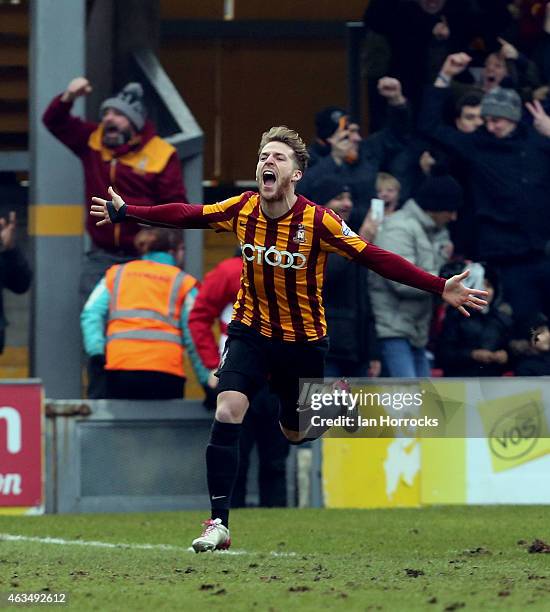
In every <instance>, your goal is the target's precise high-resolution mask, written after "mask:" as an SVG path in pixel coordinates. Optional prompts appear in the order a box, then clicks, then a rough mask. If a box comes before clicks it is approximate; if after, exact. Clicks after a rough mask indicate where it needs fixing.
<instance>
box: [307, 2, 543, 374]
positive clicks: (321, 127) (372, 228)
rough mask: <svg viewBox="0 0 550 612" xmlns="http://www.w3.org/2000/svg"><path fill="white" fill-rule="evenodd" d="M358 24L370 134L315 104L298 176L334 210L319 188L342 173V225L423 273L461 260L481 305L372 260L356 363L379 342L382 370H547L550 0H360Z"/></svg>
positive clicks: (449, 268)
mask: <svg viewBox="0 0 550 612" xmlns="http://www.w3.org/2000/svg"><path fill="white" fill-rule="evenodd" d="M365 26H366V31H367V34H366V39H365V54H364V67H365V74H366V77H367V82H368V85H369V109H370V116H369V123H370V128H371V130H370V135H369V136H368V137H366V138H361V135H360V134H361V130H360V126H359V125H358V124H357V123H356V120H355V118H354V117H350V116H349V114H348V112H347V111H346V109H343V108H339V107H334V106H332V107H328V108H326V109H323V110H321V111H320V112H319V113H318V115H317V117H316V123H315V125H316V131H317V134H316V136H317V138H316V141H315V142H314V143H312V145H311V147H310V150H311V154H312V159H311V168H310V169H309V170H308V171H307V172H306V175H305V177H304V180H303V181H302V183H301V185H300V186H299V187H298V189H299V190H301V192H302V193H303V194H304V195H306V196H308V197H310V198H311V199H312V200H314V201H316V202H317V203H320V204H324V205H326V206H329V207H331V208H333V209H335V210H337V211H338V209H337V208H335V206H334V204H333V203H332V202H333V200H332V201H331V200H330V198H329V197H328V195H330V194H326V195H325V197H323V196H322V195H321V192H322V191H323V189H326V187H325V186H324V185H327V184H328V183H329V182H330V181H332V183H333V184H334V183H335V181H340V185H341V191H342V193H341V194H339V196H338V197H339V199H340V200H341V201H342V200H343V201H346V202H347V209H350V210H352V211H353V212H352V213H351V214H350V213H349V212H347V213H346V214H347V216H348V218H349V225H350V226H351V228H352V230H354V231H356V232H357V233H359V234H360V235H362V236H363V237H364V238H366V239H367V240H369V241H373V242H374V243H376V244H378V245H380V246H382V247H384V248H387V249H389V250H392V251H394V252H397V253H399V254H401V255H403V256H404V257H406V258H407V259H409V260H411V261H413V262H414V263H415V264H417V265H419V266H420V267H422V268H424V269H426V270H428V271H430V272H433V273H439V274H441V275H443V276H451V275H452V274H454V273H457V272H460V271H462V270H463V269H464V268H466V267H469V268H470V269H471V275H470V280H469V282H470V283H471V286H472V287H477V288H485V289H487V290H488V291H489V293H490V300H489V301H490V304H489V305H488V306H487V307H486V309H485V310H484V311H483V312H482V313H472V316H471V317H470V318H469V319H463V320H461V318H460V317H456V316H455V313H453V312H446V311H445V309H443V308H442V307H441V305H439V304H433V305H432V304H431V301H432V298H431V297H430V296H426V294H422V293H421V292H416V291H414V290H411V289H410V288H408V287H404V286H401V285H397V284H395V283H391V282H388V281H387V280H385V279H383V278H381V277H379V276H378V275H376V274H373V273H371V274H370V275H369V279H368V295H369V296H370V304H369V308H368V309H367V312H369V313H370V312H372V315H373V320H374V329H375V333H376V343H373V341H372V336H371V337H370V338H369V339H368V342H367V341H366V340H365V341H364V343H363V346H369V347H371V348H370V350H369V353H368V355H366V357H365V358H364V362H363V364H362V366H363V369H362V371H367V370H366V368H367V366H368V364H369V363H370V362H371V361H375V360H377V359H379V358H380V357H381V361H382V372H381V373H382V375H383V376H384V375H385V376H399V377H403V376H405V377H406V376H426V375H429V374H430V373H440V374H443V375H446V376H499V375H503V374H513V373H522V374H526V373H534V372H537V373H538V374H542V373H544V374H550V369H545V368H547V365H546V364H547V360H546V353H547V350H548V349H547V348H546V346H545V342H544V338H545V336H544V333H545V330H546V329H547V327H546V317H547V316H548V315H549V314H550V291H549V287H550V224H548V222H547V215H546V208H547V206H548V204H547V201H548V193H550V179H549V178H548V177H550V172H549V170H550V117H549V116H548V115H547V112H546V111H547V109H549V108H550V97H549V90H550V72H549V67H550V3H548V2H535V1H533V0H523V1H522V0H516V1H515V2H511V3H506V2H497V1H483V0H412V1H411V0H372V1H371V2H370V3H369V6H368V9H367V10H366V12H365ZM387 75H390V76H387ZM384 99H385V101H386V103H385V104H384ZM331 197H333V196H332V195H331ZM373 198H380V199H382V200H384V202H385V211H384V213H385V214H384V219H383V221H381V220H380V219H379V218H375V215H374V207H371V206H370V202H371V200H372V199H373ZM331 257H334V256H331ZM329 272H330V263H329ZM341 276H344V274H343V273H342V275H341ZM348 277H349V274H348V275H347V276H346V278H348ZM354 282H355V288H356V287H357V286H358V284H357V283H359V282H360V281H358V280H357V281H354ZM332 291H334V292H335V295H338V289H336V288H332V287H331V284H330V283H328V284H327V287H326V299H327V302H328V303H329V304H330V302H331V300H332V299H333V298H332V296H331V292H332ZM352 295H353V292H352ZM338 299H340V300H341V299H342V298H341V296H339V295H338ZM431 306H432V307H431ZM334 316H335V315H334V314H333V313H332V310H331V308H330V307H329V309H328V319H329V328H330V326H331V318H334ZM341 316H342V315H341V314H340V315H337V316H336V318H335V320H336V321H338V320H339V319H340V318H341ZM368 320H370V319H368ZM333 325H334V324H333ZM367 328H368V326H367ZM371 329H372V327H371ZM534 330H538V332H539V333H538V334H537V333H534ZM371 333H372V332H371ZM365 338H367V336H365ZM533 338H535V339H537V338H538V340H537V341H536V342H533V341H532V339H533ZM533 364H536V366H534V367H533ZM353 371H357V370H356V369H355V370H353ZM359 371H361V370H359Z"/></svg>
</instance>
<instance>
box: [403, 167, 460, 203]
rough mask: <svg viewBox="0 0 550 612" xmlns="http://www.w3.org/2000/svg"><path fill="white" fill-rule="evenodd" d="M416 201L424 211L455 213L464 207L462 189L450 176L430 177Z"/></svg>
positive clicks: (422, 186)
mask: <svg viewBox="0 0 550 612" xmlns="http://www.w3.org/2000/svg"><path fill="white" fill-rule="evenodd" d="M414 199H415V201H416V203H417V204H418V205H419V206H420V207H421V208H423V209H424V210H430V211H432V212H437V211H449V212H454V211H456V210H458V209H459V208H460V207H461V206H462V187H461V186H460V185H459V184H458V183H457V182H456V181H455V180H454V178H452V177H451V176H449V175H448V174H446V175H443V176H429V177H428V178H427V179H426V180H425V181H424V182H423V183H422V185H421V186H420V189H419V190H418V192H417V194H416V196H415V198H414Z"/></svg>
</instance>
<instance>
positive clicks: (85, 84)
mask: <svg viewBox="0 0 550 612" xmlns="http://www.w3.org/2000/svg"><path fill="white" fill-rule="evenodd" d="M91 91H92V86H91V85H90V81H88V79H87V78H86V77H76V79H73V80H72V81H71V82H70V83H69V84H68V85H67V89H66V90H65V92H64V93H63V95H62V96H61V100H62V101H63V102H72V101H73V100H74V99H75V98H79V97H80V96H87V95H88V94H89V93H91Z"/></svg>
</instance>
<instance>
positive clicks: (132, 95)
mask: <svg viewBox="0 0 550 612" xmlns="http://www.w3.org/2000/svg"><path fill="white" fill-rule="evenodd" d="M107 108H114V109H115V110H117V111H120V112H121V113H122V114H124V115H126V117H128V119H129V120H130V121H131V122H132V123H133V124H134V126H135V127H136V129H137V131H138V132H139V131H140V130H141V129H142V128H143V126H144V124H145V118H146V116H147V111H146V110H145V106H144V105H143V87H142V86H141V85H140V84H139V83H127V84H126V85H125V86H124V88H123V89H122V91H119V92H118V94H117V95H116V96H113V97H112V98H107V99H106V100H105V101H104V102H103V103H102V104H101V108H100V111H99V112H100V113H101V114H103V113H104V112H105V110H106V109H107Z"/></svg>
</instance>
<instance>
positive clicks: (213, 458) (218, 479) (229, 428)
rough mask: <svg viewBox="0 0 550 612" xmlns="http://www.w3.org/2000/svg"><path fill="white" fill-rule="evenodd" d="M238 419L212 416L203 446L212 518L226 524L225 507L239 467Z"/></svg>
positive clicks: (239, 427) (227, 521)
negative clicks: (221, 418)
mask: <svg viewBox="0 0 550 612" xmlns="http://www.w3.org/2000/svg"><path fill="white" fill-rule="evenodd" d="M241 428H242V425H241V424H240V423H222V422H221V421H217V420H216V419H214V423H213V424H212V430H211V431H210V441H209V443H208V446H207V447H206V479H207V481H208V491H209V493H210V507H211V508H212V515H211V516H212V519H217V518H219V519H221V521H222V524H223V525H225V526H226V527H229V507H230V502H231V495H232V493H233V486H234V484H235V479H236V477H237V470H238V468H239V437H240V435H241Z"/></svg>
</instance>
